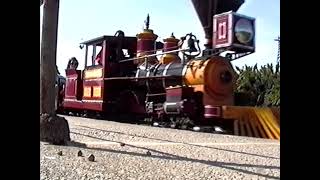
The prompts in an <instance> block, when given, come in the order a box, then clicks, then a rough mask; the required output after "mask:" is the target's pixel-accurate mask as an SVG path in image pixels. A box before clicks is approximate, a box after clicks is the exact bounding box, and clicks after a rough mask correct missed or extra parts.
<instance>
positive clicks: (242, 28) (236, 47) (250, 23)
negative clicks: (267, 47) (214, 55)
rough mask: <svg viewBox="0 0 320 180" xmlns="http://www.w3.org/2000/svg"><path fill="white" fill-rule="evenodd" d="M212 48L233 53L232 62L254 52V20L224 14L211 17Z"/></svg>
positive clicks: (232, 13) (234, 14) (233, 14)
mask: <svg viewBox="0 0 320 180" xmlns="http://www.w3.org/2000/svg"><path fill="white" fill-rule="evenodd" d="M212 42H213V44H212V45H213V48H214V49H216V50H218V49H221V50H222V51H224V50H225V49H227V50H228V51H232V52H234V53H233V54H234V55H235V56H231V57H229V59H230V60H234V59H237V58H240V57H243V56H244V55H248V54H251V53H254V52H255V18H252V17H248V16H245V15H241V14H237V13H235V12H232V11H230V12H225V13H222V14H217V15H215V16H214V17H213V41H212Z"/></svg>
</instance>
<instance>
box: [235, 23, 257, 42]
mask: <svg viewBox="0 0 320 180" xmlns="http://www.w3.org/2000/svg"><path fill="white" fill-rule="evenodd" d="M234 33H235V36H236V38H237V40H238V41H239V42H240V43H243V44H248V43H250V42H251V41H252V39H253V37H254V30H253V26H252V23H251V22H250V21H249V20H247V19H239V20H238V21H237V22H236V24H235V29H234Z"/></svg>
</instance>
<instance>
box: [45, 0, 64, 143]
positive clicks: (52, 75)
mask: <svg viewBox="0 0 320 180" xmlns="http://www.w3.org/2000/svg"><path fill="white" fill-rule="evenodd" d="M40 5H41V1H40ZM58 15H59V0H45V1H44V6H43V24H42V40H41V56H40V141H46V142H49V143H52V144H60V145H64V144H66V143H67V142H68V141H70V132H69V125H68V122H67V120H66V119H65V118H63V117H59V116H57V115H56V114H55V110H56V109H55V97H56V96H55V95H56V93H55V81H56V77H57V69H56V68H57V67H56V51H57V33H58Z"/></svg>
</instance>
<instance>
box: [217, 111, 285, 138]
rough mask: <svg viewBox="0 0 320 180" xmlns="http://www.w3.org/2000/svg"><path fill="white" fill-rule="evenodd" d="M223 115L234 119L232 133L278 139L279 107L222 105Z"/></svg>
mask: <svg viewBox="0 0 320 180" xmlns="http://www.w3.org/2000/svg"><path fill="white" fill-rule="evenodd" d="M222 109H223V117H224V118H226V119H234V120H236V121H235V122H234V134H235V135H241V136H253V137H260V138H269V139H277V140H280V119H279V118H280V115H279V114H280V109H276V108H257V107H241V106H224V107H223V108H222Z"/></svg>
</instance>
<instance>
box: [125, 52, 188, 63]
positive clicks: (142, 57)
mask: <svg viewBox="0 0 320 180" xmlns="http://www.w3.org/2000/svg"><path fill="white" fill-rule="evenodd" d="M189 50H190V49H178V50H173V51H167V52H163V53H159V54H150V55H146V56H141V57H135V58H130V59H125V60H121V61H119V63H121V62H127V61H134V60H138V59H144V58H149V57H155V56H160V55H164V54H169V53H173V52H184V51H189Z"/></svg>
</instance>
